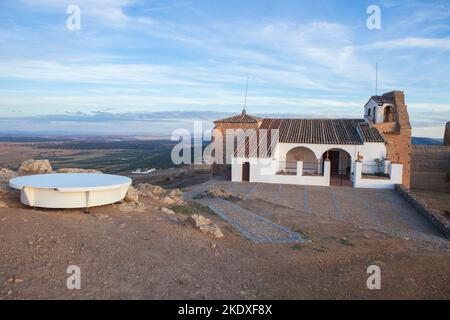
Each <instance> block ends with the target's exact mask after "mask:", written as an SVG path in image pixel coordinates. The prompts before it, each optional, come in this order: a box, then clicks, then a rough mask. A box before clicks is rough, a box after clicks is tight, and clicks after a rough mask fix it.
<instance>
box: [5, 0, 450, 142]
mask: <svg viewBox="0 0 450 320" xmlns="http://www.w3.org/2000/svg"><path fill="white" fill-rule="evenodd" d="M70 4H76V5H78V6H79V7H80V9H81V29H80V30H75V31H70V30H68V29H67V28H66V20H67V18H68V16H69V15H68V14H67V13H66V8H67V7H68V5H70ZM372 4H375V5H378V6H379V7H380V9H381V29H380V30H369V29H368V28H367V26H366V20H367V18H368V17H369V15H368V14H367V13H366V10H367V7H368V6H369V5H372ZM0 43H1V50H0V57H1V60H0V126H1V127H0V131H36V132H37V131H47V132H48V131H55V132H56V131H58V132H63V131H64V132H79V133H114V132H116V133H163V132H168V133H170V132H169V131H170V130H172V129H174V128H175V127H180V126H186V125H189V123H190V122H192V121H191V120H192V119H196V118H199V117H202V118H204V116H202V113H203V112H205V111H212V112H211V113H207V114H208V115H211V116H216V115H217V113H227V112H239V111H240V110H241V109H242V104H243V100H244V91H245V83H246V79H247V77H249V79H250V85H249V92H248V111H249V112H250V113H254V114H266V115H267V114H271V113H275V114H277V115H283V116H301V117H361V116H362V110H363V105H364V104H365V102H366V101H367V100H368V98H369V97H370V96H371V95H372V94H374V90H375V89H374V87H375V84H374V78H375V62H378V63H379V88H380V89H379V92H387V91H390V90H403V91H405V95H406V100H407V104H408V107H409V111H410V116H411V120H412V124H413V128H414V132H413V134H414V135H416V136H428V137H438V138H441V137H442V135H443V130H444V124H445V122H446V121H449V120H450V76H449V75H450V2H448V1H393V0H383V1H344V0H341V1H322V0H315V1H299V0H279V1H275V0H273V1H268V0H245V1H242V0H241V1H234V0H232V1H230V0H228V1H224V0H222V1H216V0H209V1H203V0H202V1H200V0H198V1H194V0H178V1H173V0H166V1H160V0H153V1H151V0H149V1H144V0H135V1H133V0H70V1H65V0H47V1H45V0H18V1H9V0H2V1H1V2H0ZM180 111H182V113H180ZM154 112H159V116H158V117H154V118H152V114H153V113H154ZM161 112H164V115H165V118H161V117H160V116H161ZM117 114H124V117H123V118H121V117H120V116H117ZM136 114H138V115H141V116H140V117H136V116H130V115H136ZM205 114H206V113H205ZM125 115H126V116H125ZM122 119H123V120H122ZM207 122H208V123H210V122H209V121H207Z"/></svg>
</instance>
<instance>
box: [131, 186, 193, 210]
mask: <svg viewBox="0 0 450 320" xmlns="http://www.w3.org/2000/svg"><path fill="white" fill-rule="evenodd" d="M136 188H137V190H138V194H139V196H140V197H143V198H150V199H152V200H153V201H156V202H161V203H162V204H165V205H182V204H184V200H183V192H182V191H181V190H180V189H173V190H166V189H164V188H161V187H160V186H155V185H152V184H149V183H143V184H140V185H138V186H137V187H136Z"/></svg>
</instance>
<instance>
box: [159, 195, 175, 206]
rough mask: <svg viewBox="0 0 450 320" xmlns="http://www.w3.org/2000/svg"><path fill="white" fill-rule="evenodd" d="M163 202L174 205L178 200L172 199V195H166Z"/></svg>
mask: <svg viewBox="0 0 450 320" xmlns="http://www.w3.org/2000/svg"><path fill="white" fill-rule="evenodd" d="M161 202H162V203H164V204H168V205H172V204H175V203H176V201H175V200H174V199H172V198H171V197H164V198H162V199H161Z"/></svg>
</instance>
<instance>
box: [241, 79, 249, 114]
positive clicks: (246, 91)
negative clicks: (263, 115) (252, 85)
mask: <svg viewBox="0 0 450 320" xmlns="http://www.w3.org/2000/svg"><path fill="white" fill-rule="evenodd" d="M248 80H249V78H248V77H247V85H246V87H245V99H244V109H242V113H243V114H246V113H247V110H246V108H247V94H248Z"/></svg>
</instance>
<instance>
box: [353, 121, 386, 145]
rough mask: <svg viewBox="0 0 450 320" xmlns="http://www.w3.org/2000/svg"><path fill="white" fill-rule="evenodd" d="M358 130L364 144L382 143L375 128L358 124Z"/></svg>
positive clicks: (382, 140)
mask: <svg viewBox="0 0 450 320" xmlns="http://www.w3.org/2000/svg"><path fill="white" fill-rule="evenodd" d="M358 129H359V133H360V134H361V138H362V139H363V140H364V142H384V139H383V137H382V136H381V134H380V132H379V131H378V130H377V129H376V128H374V127H371V126H370V125H369V124H368V123H365V122H361V123H359V124H358Z"/></svg>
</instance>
